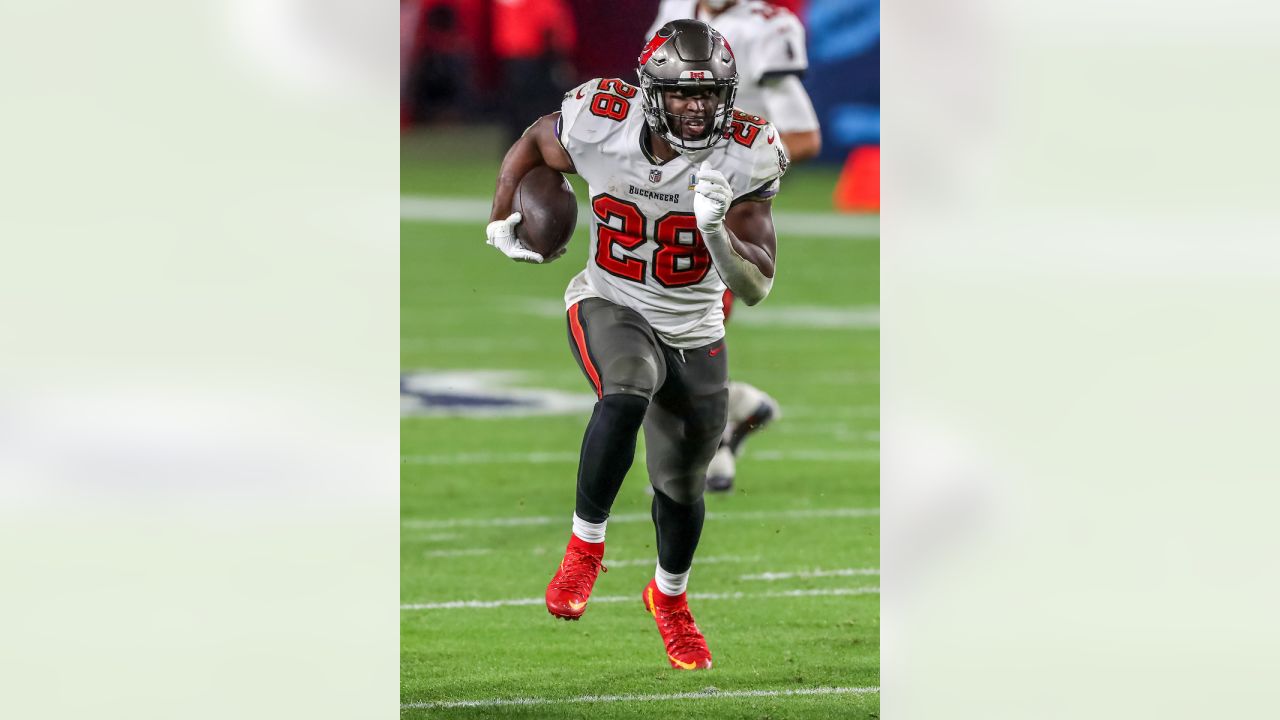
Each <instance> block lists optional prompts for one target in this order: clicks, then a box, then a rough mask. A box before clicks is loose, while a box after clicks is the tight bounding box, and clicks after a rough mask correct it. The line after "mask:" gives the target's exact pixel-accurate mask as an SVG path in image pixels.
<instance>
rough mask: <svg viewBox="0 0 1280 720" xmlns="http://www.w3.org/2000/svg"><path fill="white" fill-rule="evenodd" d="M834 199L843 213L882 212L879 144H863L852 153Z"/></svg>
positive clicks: (845, 165)
mask: <svg viewBox="0 0 1280 720" xmlns="http://www.w3.org/2000/svg"><path fill="white" fill-rule="evenodd" d="M831 199H832V202H834V203H835V206H836V209H837V210H840V211H842V212H880V146H879V145H862V146H860V147H856V148H854V149H853V150H851V151H850V152H849V158H848V159H847V160H845V163H844V170H842V171H841V172H840V179H839V180H838V181H837V182H836V190H835V193H834V194H833V195H832V198H831Z"/></svg>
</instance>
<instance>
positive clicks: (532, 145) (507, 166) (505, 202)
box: [489, 111, 577, 222]
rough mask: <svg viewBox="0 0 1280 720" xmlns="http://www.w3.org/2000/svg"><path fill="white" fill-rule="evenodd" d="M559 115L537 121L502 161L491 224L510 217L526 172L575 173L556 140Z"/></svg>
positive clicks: (548, 116)
mask: <svg viewBox="0 0 1280 720" xmlns="http://www.w3.org/2000/svg"><path fill="white" fill-rule="evenodd" d="M559 122H560V113H559V112H558V111H557V112H553V113H551V114H550V115H544V116H542V117H540V118H538V120H537V122H535V123H534V124H532V125H530V126H529V128H528V129H527V130H525V131H524V134H523V135H521V136H520V139H519V140H517V141H516V142H515V144H514V145H512V146H511V149H510V150H508V151H507V154H506V156H505V157H503V158H502V167H501V168H500V169H499V170H498V186H497V188H496V189H495V190H494V191H493V207H492V208H491V209H490V211H489V220H490V222H492V221H495V220H502V219H504V218H506V217H507V216H509V215H510V214H511V201H512V198H514V197H515V194H516V186H517V185H519V184H520V178H523V177H524V176H525V173H527V172H529V171H530V170H532V169H534V168H535V167H537V166H539V165H546V166H548V167H550V168H551V169H552V170H557V171H559V172H562V173H571V172H577V171H576V170H575V169H574V167H573V159H572V158H570V157H569V153H568V152H567V151H566V150H565V149H564V146H563V145H561V144H560V139H559V138H558V137H556V126H557V125H558V124H559Z"/></svg>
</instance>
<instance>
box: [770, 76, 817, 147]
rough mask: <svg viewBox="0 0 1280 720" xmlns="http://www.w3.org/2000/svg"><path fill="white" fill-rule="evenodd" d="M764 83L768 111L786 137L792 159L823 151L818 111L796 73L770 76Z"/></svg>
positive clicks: (785, 143) (780, 135) (784, 139)
mask: <svg viewBox="0 0 1280 720" xmlns="http://www.w3.org/2000/svg"><path fill="white" fill-rule="evenodd" d="M761 87H762V88H763V90H764V104H765V115H766V116H767V117H768V118H769V120H771V121H772V122H773V126H774V127H776V128H778V137H780V138H782V144H783V145H784V146H785V147H786V148H787V155H788V156H789V157H790V159H791V162H804V161H805V160H811V159H813V158H815V157H817V156H818V153H819V152H821V151H822V133H821V131H819V129H818V114H817V113H816V112H815V111H814V109H813V101H812V100H810V99H809V93H807V92H805V89H804V85H803V84H802V83H801V82H800V78H799V77H798V76H797V75H794V74H786V75H781V76H778V77H773V78H769V79H766V80H765V81H764V82H763V83H761Z"/></svg>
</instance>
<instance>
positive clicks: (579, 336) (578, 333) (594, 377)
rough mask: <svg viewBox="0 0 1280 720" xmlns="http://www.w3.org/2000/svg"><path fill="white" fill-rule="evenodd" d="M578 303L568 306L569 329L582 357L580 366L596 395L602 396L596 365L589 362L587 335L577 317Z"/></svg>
mask: <svg viewBox="0 0 1280 720" xmlns="http://www.w3.org/2000/svg"><path fill="white" fill-rule="evenodd" d="M579 305H580V303H574V304H573V307H571V308H569V331H570V332H571V333H573V342H574V343H575V344H576V345H577V346H578V356H579V357H581V358H582V366H583V367H585V368H586V369H587V377H589V378H591V384H592V385H593V386H594V387H595V389H596V397H603V392H602V391H601V389H600V373H598V372H596V366H595V365H593V364H592V363H591V355H590V353H588V352H587V336H586V334H585V333H583V332H582V320H581V319H580V318H579V317H578V306H579Z"/></svg>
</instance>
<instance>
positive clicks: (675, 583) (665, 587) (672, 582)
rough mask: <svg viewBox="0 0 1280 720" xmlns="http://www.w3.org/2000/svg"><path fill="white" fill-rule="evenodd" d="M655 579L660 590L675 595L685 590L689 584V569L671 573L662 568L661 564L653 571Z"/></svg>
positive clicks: (669, 595)
mask: <svg viewBox="0 0 1280 720" xmlns="http://www.w3.org/2000/svg"><path fill="white" fill-rule="evenodd" d="M653 579H654V581H655V582H656V583H657V585H658V592H660V593H662V594H663V595H666V596H668V597H675V596H676V595H679V594H680V593H682V592H684V589H685V588H686V587H688V585H689V571H688V570H685V571H684V572H682V573H669V572H667V571H666V570H663V569H662V565H661V564H659V565H658V566H657V569H655V570H654V571H653Z"/></svg>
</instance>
